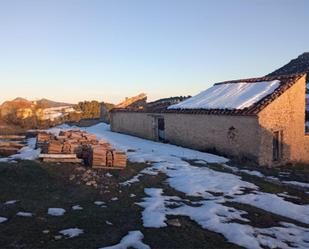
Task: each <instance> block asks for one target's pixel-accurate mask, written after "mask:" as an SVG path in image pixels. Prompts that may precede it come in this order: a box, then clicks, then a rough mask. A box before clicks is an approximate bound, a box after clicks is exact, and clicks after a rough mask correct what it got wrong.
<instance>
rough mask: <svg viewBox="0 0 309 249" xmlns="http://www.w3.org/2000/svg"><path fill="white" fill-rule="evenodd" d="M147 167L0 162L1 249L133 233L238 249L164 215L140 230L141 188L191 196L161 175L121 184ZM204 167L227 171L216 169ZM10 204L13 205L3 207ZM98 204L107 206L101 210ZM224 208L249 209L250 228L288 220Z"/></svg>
mask: <svg viewBox="0 0 309 249" xmlns="http://www.w3.org/2000/svg"><path fill="white" fill-rule="evenodd" d="M145 167H147V164H136V163H134V164H133V163H130V164H129V165H128V167H127V168H126V169H125V170H123V171H119V170H116V171H115V170H102V169H99V170H92V169H87V168H84V167H83V166H76V165H70V164H45V163H41V162H36V161H22V162H18V163H12V164H9V163H0V217H1V216H2V217H7V218H8V220H7V221H6V222H3V223H1V224H0V245H1V248H87V249H88V248H89V249H90V248H101V247H105V246H110V245H114V244H117V243H119V241H120V240H121V239H122V238H123V237H124V236H125V235H126V234H127V233H128V231H133V230H140V231H141V232H142V233H143V234H144V236H145V237H144V239H143V242H144V243H146V244H148V245H149V246H150V247H151V248H158V249H159V248H169V249H171V248H240V247H239V246H237V245H234V244H231V243H229V242H227V240H226V239H225V238H224V237H223V236H222V235H220V234H218V233H215V232H212V231H208V230H205V229H202V228H201V227H200V226H199V225H198V224H197V223H195V222H193V221H191V220H190V219H189V218H187V217H183V216H178V217H175V216H173V217H168V218H170V219H171V220H173V221H175V220H176V223H177V224H178V225H169V226H167V227H165V228H144V227H143V223H142V217H141V213H142V211H143V209H142V208H141V207H140V206H138V205H136V203H138V202H140V201H141V200H142V198H143V197H145V193H144V188H147V187H152V188H153V187H155V188H162V189H164V193H165V194H167V195H177V196H180V197H186V198H188V196H184V194H183V193H180V192H176V191H175V190H174V189H172V188H170V187H169V186H168V184H166V182H165V180H166V176H165V175H163V174H159V175H156V176H152V175H143V176H142V177H141V178H140V181H139V182H138V183H137V184H133V185H131V186H121V185H119V183H121V182H124V181H126V180H128V179H131V178H132V177H133V176H135V175H137V174H138V172H140V171H141V170H142V169H144V168H145ZM209 167H212V168H213V169H215V170H218V171H226V169H224V168H222V167H220V166H219V165H215V164H214V165H209ZM244 177H247V178H246V180H250V181H251V182H254V183H255V184H256V185H258V186H259V187H260V188H261V189H262V190H264V191H268V192H273V193H277V192H283V191H285V192H288V193H289V194H293V195H295V196H299V197H300V199H298V200H291V201H296V202H297V201H298V202H301V203H302V204H304V203H309V199H308V195H307V196H305V195H304V193H303V191H300V190H298V189H294V188H290V187H288V186H279V185H276V184H273V183H270V182H266V181H263V180H258V179H257V178H254V177H252V176H244ZM94 182H95V184H94ZM132 194H134V195H132ZM8 200H18V201H17V202H16V203H15V204H13V205H4V202H6V201H8ZM95 201H103V202H104V203H105V204H104V205H103V206H98V205H96V204H94V202H95ZM74 205H80V206H81V207H82V208H83V210H72V206H74ZM229 205H230V206H233V207H236V206H237V208H239V209H242V210H245V211H247V212H248V215H247V216H248V217H249V218H250V220H251V223H252V225H255V226H258V227H266V226H269V225H275V224H277V223H278V221H282V220H284V221H289V219H287V218H284V217H279V216H277V215H274V214H271V213H268V212H266V211H263V210H261V209H258V208H253V207H251V206H249V205H245V204H237V203H233V202H230V203H229ZM48 208H64V209H65V210H66V213H65V215H63V216H59V217H54V216H50V215H48V214H47V210H48ZM20 211H23V212H31V213H32V214H33V217H19V216H17V215H16V213H17V212H20ZM294 223H295V222H294ZM75 227H77V228H82V229H83V230H84V231H85V232H84V234H82V235H80V236H78V237H75V238H66V237H64V236H59V235H60V234H59V231H61V230H63V229H67V228H75Z"/></svg>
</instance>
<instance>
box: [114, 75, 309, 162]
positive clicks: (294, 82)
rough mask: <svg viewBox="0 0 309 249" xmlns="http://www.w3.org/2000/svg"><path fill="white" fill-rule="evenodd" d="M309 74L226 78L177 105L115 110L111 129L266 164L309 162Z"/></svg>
mask: <svg viewBox="0 0 309 249" xmlns="http://www.w3.org/2000/svg"><path fill="white" fill-rule="evenodd" d="M305 78H306V75H305V74H295V75H288V76H276V77H263V78H253V79H245V80H234V81H226V82H222V83H217V84H215V85H214V86H212V87H211V88H209V89H207V90H205V91H203V92H201V93H200V94H198V95H196V96H193V97H192V98H188V99H186V100H184V101H181V102H179V103H176V104H171V105H169V104H168V103H166V102H165V103H164V104H163V105H157V106H153V105H152V106H151V105H150V106H148V107H147V106H146V107H145V108H144V109H128V108H127V109H114V110H112V113H111V128H112V130H113V131H115V132H121V133H126V134H130V135H134V136H138V137H142V138H146V139H151V140H155V141H165V142H169V143H172V144H176V145H180V146H184V147H188V148H192V149H197V150H201V151H208V152H214V153H218V154H221V155H225V156H230V157H232V158H235V159H237V160H246V161H252V162H254V163H256V164H259V165H263V166H276V165H279V164H286V163H294V162H306V163H308V162H309V138H308V136H306V134H305V89H306V86H305Z"/></svg>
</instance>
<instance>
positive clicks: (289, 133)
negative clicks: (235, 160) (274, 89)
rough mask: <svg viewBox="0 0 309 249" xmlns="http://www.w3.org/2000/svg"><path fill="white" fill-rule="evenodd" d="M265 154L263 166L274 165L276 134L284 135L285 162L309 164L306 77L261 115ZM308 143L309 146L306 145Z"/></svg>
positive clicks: (262, 142) (261, 156)
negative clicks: (273, 155) (276, 132)
mask: <svg viewBox="0 0 309 249" xmlns="http://www.w3.org/2000/svg"><path fill="white" fill-rule="evenodd" d="M258 117H259V123H260V126H261V129H260V136H261V150H260V155H259V158H260V159H259V164H261V165H273V164H274V162H273V158H272V148H273V144H272V141H273V132H274V131H282V134H283V137H282V143H283V158H282V160H281V161H280V162H278V164H284V163H287V162H298V161H301V162H309V153H308V152H309V151H308V150H307V146H305V143H308V142H309V139H306V138H305V76H304V77H302V78H301V79H300V80H299V81H298V82H296V83H295V84H294V85H293V86H292V87H291V88H289V89H288V90H287V91H286V92H284V93H283V94H282V95H281V96H280V97H279V98H277V99H276V100H274V101H273V102H272V103H271V104H269V105H268V106H267V107H266V108H264V109H263V110H262V111H261V112H260V113H259V114H258ZM306 141H307V142H306Z"/></svg>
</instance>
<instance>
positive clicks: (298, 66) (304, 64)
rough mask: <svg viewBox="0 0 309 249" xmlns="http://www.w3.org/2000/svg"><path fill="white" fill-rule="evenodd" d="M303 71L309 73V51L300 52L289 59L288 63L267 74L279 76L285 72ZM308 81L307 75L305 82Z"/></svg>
mask: <svg viewBox="0 0 309 249" xmlns="http://www.w3.org/2000/svg"><path fill="white" fill-rule="evenodd" d="M304 72H306V73H308V74H309V52H305V53H303V54H301V55H300V56H298V57H297V58H295V59H293V60H291V61H290V62H289V63H287V64H286V65H284V66H282V67H280V68H279V69H277V70H275V71H274V72H272V73H270V74H268V75H267V76H279V75H285V74H294V73H304ZM308 82H309V77H308V75H307V83H308Z"/></svg>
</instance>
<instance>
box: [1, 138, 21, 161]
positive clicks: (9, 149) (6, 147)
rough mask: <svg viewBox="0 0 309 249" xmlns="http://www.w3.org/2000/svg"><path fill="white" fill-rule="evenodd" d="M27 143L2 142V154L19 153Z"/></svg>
mask: <svg viewBox="0 0 309 249" xmlns="http://www.w3.org/2000/svg"><path fill="white" fill-rule="evenodd" d="M24 146H25V145H23V144H21V143H19V142H13V141H11V142H0V155H1V156H5V157H7V156H11V155H14V154H17V153H18V151H19V150H20V149H22V148H23V147H24Z"/></svg>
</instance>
